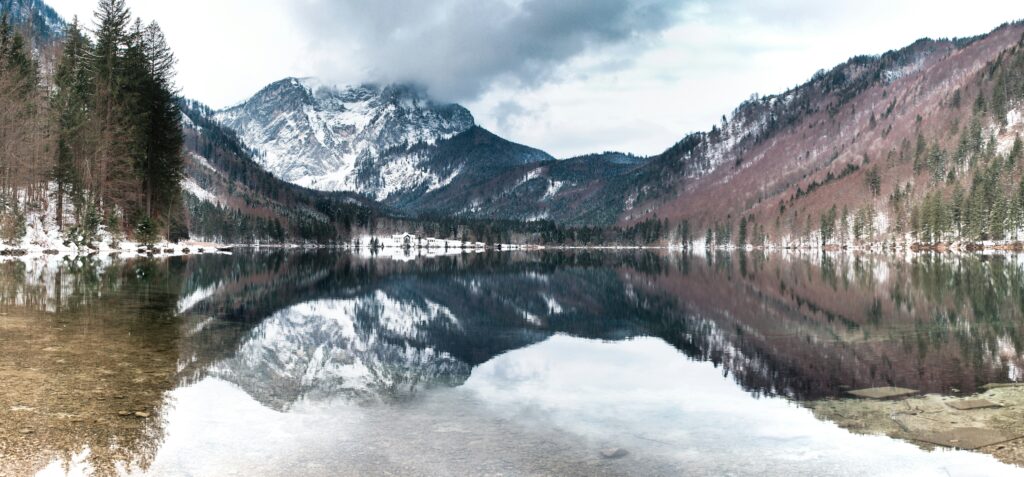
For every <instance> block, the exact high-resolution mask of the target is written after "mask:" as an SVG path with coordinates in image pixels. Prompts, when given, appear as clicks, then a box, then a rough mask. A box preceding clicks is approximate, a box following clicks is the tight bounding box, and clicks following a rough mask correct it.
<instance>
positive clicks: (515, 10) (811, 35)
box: [47, 0, 1024, 157]
mask: <svg viewBox="0 0 1024 477" xmlns="http://www.w3.org/2000/svg"><path fill="white" fill-rule="evenodd" d="M47 3H49V4H51V5H52V6H53V7H54V8H55V9H56V10H57V11H58V12H59V13H60V14H61V15H63V16H65V17H67V18H70V17H72V16H73V15H78V16H79V17H81V18H83V19H86V20H88V22H89V23H90V24H91V17H92V10H93V7H94V2H92V1H90V0H47ZM128 5H129V7H130V8H131V9H132V10H133V12H134V13H135V14H136V15H138V16H141V17H143V19H145V20H147V21H148V20H156V21H158V22H159V23H160V24H161V26H162V27H163V28H164V30H165V32H166V33H167V36H168V38H169V41H170V42H171V46H172V47H173V48H174V49H175V52H176V54H177V56H178V60H179V64H178V70H179V74H178V83H179V86H180V87H181V88H182V90H183V93H184V94H185V95H187V96H189V97H192V98H195V99H199V100H201V101H204V102H206V103H208V104H210V105H211V106H214V107H223V106H228V105H231V104H234V103H237V102H239V101H241V100H244V99H245V98H247V97H248V96H250V95H252V94H253V93H255V92H256V91H258V90H259V89H260V88H261V87H263V86H265V85H266V84H268V83H270V82H273V81H275V80H278V79H281V78H284V77H287V76H317V77H321V78H323V79H325V80H327V81H330V82H335V83H338V84H348V83H358V82H364V81H377V82H381V81H413V82H417V83H420V84H422V85H424V86H426V87H427V88H428V89H429V90H430V92H431V94H433V95H434V96H436V97H438V98H441V99H444V100H448V101H456V102H459V103H462V104H464V105H466V106H467V107H469V108H470V110H472V111H473V113H474V115H475V116H476V118H477V121H478V122H479V123H480V124H481V125H483V126H484V127H486V128H488V129H491V130H493V131H495V132H497V133H498V134H500V135H502V136H504V137H506V138H509V139H512V140H514V141H517V142H521V143H524V144H528V145H531V146H535V147H539V148H542V149H545V150H547V151H548V152H550V153H552V154H554V155H556V156H558V157H568V156H572V155H576V154H582V153H587V152H595V151H603V150H619V151H627V152H633V153H637V154H654V153H658V152H660V151H661V150H663V149H665V148H666V147H668V146H669V145H671V144H672V143H674V142H675V141H677V140H679V139H680V138H681V137H682V136H683V135H685V134H686V133H687V132H691V131H696V130H705V129H708V128H709V127H710V126H711V125H712V124H713V123H715V122H716V121H717V120H718V119H719V118H720V117H721V116H722V115H723V114H727V113H729V112H730V111H732V109H733V108H735V107H736V105H738V104H739V102H740V101H742V100H743V99H746V98H748V97H749V96H750V95H751V94H752V93H760V94H770V93H776V92H780V91H783V90H785V89H786V88H789V87H792V86H795V85H797V84H799V83H802V82H803V81H805V80H807V79H808V78H810V76H811V75H812V74H813V73H814V72H815V71H817V70H818V69H822V68H829V67H831V66H834V65H836V64H838V63H840V62H842V61H844V60H846V59H847V58H849V57H850V56H853V55H856V54H877V53H882V52H884V51H886V50H889V49H893V48H898V47H902V46H905V45H907V44H910V43H912V42H913V41H914V40H916V39H918V38H921V37H925V36H929V37H954V36H970V35H975V34H979V33H984V32H987V31H989V30H991V29H993V28H994V27H996V26H997V25H999V24H1001V23H1004V22H1007V21H1012V20H1016V19H1022V18H1024V2H1020V1H1016V0H974V1H972V2H970V3H969V4H965V3H964V2H962V1H959V0H956V1H954V0H932V1H929V2H920V1H900V0H854V1H831V2H822V1H820V0H790V1H781V0H431V1H422V0H175V1H173V2H169V1H167V0H128Z"/></svg>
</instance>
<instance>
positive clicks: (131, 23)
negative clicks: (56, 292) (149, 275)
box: [0, 0, 185, 244]
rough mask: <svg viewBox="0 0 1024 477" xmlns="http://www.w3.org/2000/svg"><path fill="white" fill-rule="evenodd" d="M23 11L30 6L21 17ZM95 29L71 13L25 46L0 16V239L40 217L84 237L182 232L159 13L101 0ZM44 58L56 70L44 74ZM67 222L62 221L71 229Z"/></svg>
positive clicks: (175, 136) (169, 59)
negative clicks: (40, 41) (54, 31)
mask: <svg viewBox="0 0 1024 477" xmlns="http://www.w3.org/2000/svg"><path fill="white" fill-rule="evenodd" d="M30 18H31V17H30ZM96 25H97V27H96V31H95V34H94V35H91V36H89V35H86V34H85V33H83V31H82V29H81V27H80V26H79V25H78V23H77V21H75V22H72V23H71V24H69V25H67V28H66V31H65V32H64V35H63V37H64V38H63V41H62V42H61V43H60V44H57V45H54V46H53V47H52V48H46V49H41V50H37V51H35V52H33V51H31V50H30V48H29V46H28V45H29V43H30V42H29V41H26V36H25V35H23V32H26V33H28V34H29V35H32V34H33V33H34V32H33V30H31V29H29V30H26V27H25V26H24V25H21V26H20V27H15V26H14V25H12V23H11V22H10V21H9V20H8V17H7V16H6V14H5V16H4V19H3V22H2V23H0V114H2V115H3V117H2V118H0V122H2V124H3V126H2V127H0V146H2V149H0V151H2V152H0V208H2V209H3V213H2V215H0V216H2V218H3V220H2V221H0V222H2V223H0V239H2V240H3V241H5V242H8V243H14V242H17V241H18V240H20V238H21V236H23V235H24V234H25V229H26V227H27V225H29V224H28V223H27V222H28V221H30V220H31V221H38V222H39V225H40V226H42V227H47V226H48V225H49V224H48V223H47V221H48V220H51V219H52V220H53V222H54V223H53V226H54V227H56V228H57V229H58V230H59V231H61V232H64V233H65V236H66V237H67V239H68V240H72V241H78V242H82V243H84V244H88V243H90V242H92V241H94V240H96V238H97V236H98V235H99V234H100V232H101V230H102V231H105V232H106V233H107V234H109V235H111V236H112V237H129V236H131V237H135V238H138V239H140V240H141V241H144V242H151V241H153V240H155V238H156V237H157V236H158V235H164V236H171V237H172V238H173V236H174V235H175V234H183V233H185V232H184V231H183V227H180V226H179V225H180V224H182V223H183V220H184V216H183V209H182V207H181V192H180V187H179V184H180V181H181V178H182V162H181V158H182V156H181V149H182V132H181V126H180V111H179V110H178V106H177V103H176V101H175V90H174V85H173V75H174V71H173V68H174V61H175V60H174V56H173V55H172V53H171V51H170V49H169V47H168V46H167V43H166V41H165V39H164V35H163V33H162V32H161V31H160V27H159V26H158V25H157V24H156V23H151V24H149V25H144V24H142V22H141V21H140V20H137V19H136V20H133V19H132V17H131V14H130V12H129V11H128V9H127V7H125V4H124V1H123V0H102V1H101V2H100V4H99V6H98V7H97V11H96ZM48 61H52V64H54V65H56V66H55V71H54V72H53V73H52V74H51V75H45V74H43V73H41V70H40V67H39V65H40V63H45V62H48ZM68 229H70V230H68Z"/></svg>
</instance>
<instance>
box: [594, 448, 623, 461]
mask: <svg viewBox="0 0 1024 477" xmlns="http://www.w3.org/2000/svg"><path fill="white" fill-rule="evenodd" d="M627 455H629V451H627V450H626V449H622V448H619V447H610V448H608V449H603V450H601V457H604V458H605V459H621V458H623V457H626V456H627Z"/></svg>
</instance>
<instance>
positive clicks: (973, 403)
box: [946, 399, 1003, 411]
mask: <svg viewBox="0 0 1024 477" xmlns="http://www.w3.org/2000/svg"><path fill="white" fill-rule="evenodd" d="M946 405H947V406H949V407H951V408H953V409H956V410H958V411H970V410H973V409H988V408H993V407H1003V406H1002V404H997V403H994V402H992V401H989V400H988V399H964V400H958V401H950V402H948V403H946Z"/></svg>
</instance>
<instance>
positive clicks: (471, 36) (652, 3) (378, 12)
mask: <svg viewBox="0 0 1024 477" xmlns="http://www.w3.org/2000/svg"><path fill="white" fill-rule="evenodd" d="M681 5H682V1H681V0H558V1H550V0H437V1H428V2H424V1H421V0H379V1H372V2H367V1H363V0H300V1H297V2H294V3H292V5H291V11H292V13H293V14H294V15H295V20H296V21H297V22H298V23H299V25H300V26H301V28H303V29H308V31H309V33H312V35H310V36H311V37H312V38H314V44H313V45H312V46H313V50H314V51H316V52H318V57H317V58H316V59H315V60H316V61H317V62H318V63H319V64H318V67H317V68H316V69H317V70H319V71H322V72H326V74H328V75H329V76H333V77H334V78H332V79H338V80H351V79H353V78H357V77H362V78H363V79H370V80H373V81H380V82H396V81H400V82H413V83H419V84H422V85H423V86H425V87H427V88H428V89H429V90H430V92H431V94H433V95H435V96H437V97H440V98H443V99H449V100H460V101H465V100H472V99H474V98H476V97H478V96H480V95H481V94H482V93H484V92H485V91H487V90H488V89H489V88H490V87H491V86H492V85H494V84H495V83H497V82H503V83H507V84H512V85H518V86H536V85H538V84H541V83H543V82H544V81H546V80H548V79H549V78H550V76H551V75H552V74H555V72H556V71H557V70H558V67H559V66H560V65H562V64H563V63H565V62H567V61H569V60H571V59H572V58H574V57H576V56H577V55H581V54H583V53H586V52H589V51H594V50H599V49H602V48H605V47H609V46H616V45H621V44H623V43H627V42H631V41H637V40H642V39H644V38H647V37H649V36H651V35H656V34H658V33H659V32H661V31H663V30H665V29H667V28H668V27H670V26H671V25H672V24H673V23H674V21H675V19H676V15H677V13H678V11H679V9H680V7H681Z"/></svg>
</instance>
